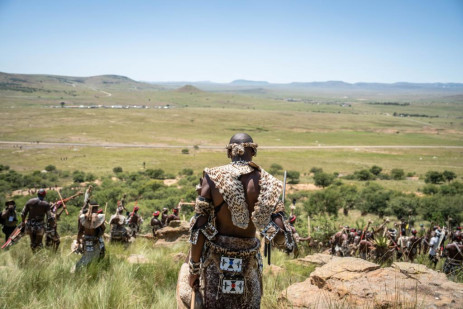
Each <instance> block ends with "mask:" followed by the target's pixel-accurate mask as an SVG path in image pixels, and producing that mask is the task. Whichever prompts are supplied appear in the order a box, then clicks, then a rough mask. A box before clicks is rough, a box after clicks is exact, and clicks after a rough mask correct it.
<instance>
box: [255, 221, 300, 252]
mask: <svg viewBox="0 0 463 309" xmlns="http://www.w3.org/2000/svg"><path fill="white" fill-rule="evenodd" d="M275 217H280V218H281V220H282V221H283V224H284V227H285V229H282V228H280V227H279V226H278V225H277V224H276V223H275V222H273V220H270V222H269V223H268V224H267V226H266V227H265V228H264V229H263V230H262V232H261V235H262V236H263V237H264V238H265V242H266V243H269V242H271V243H272V245H273V246H274V247H277V248H278V249H280V250H284V251H285V252H286V253H290V252H293V251H294V250H295V248H296V243H295V241H294V237H293V233H292V230H291V227H290V226H289V224H288V223H287V222H286V220H285V218H284V215H283V213H281V212H280V213H276V214H273V215H272V219H273V218H275ZM280 231H281V232H283V235H284V236H283V235H281V234H280V235H278V233H279V232H280Z"/></svg>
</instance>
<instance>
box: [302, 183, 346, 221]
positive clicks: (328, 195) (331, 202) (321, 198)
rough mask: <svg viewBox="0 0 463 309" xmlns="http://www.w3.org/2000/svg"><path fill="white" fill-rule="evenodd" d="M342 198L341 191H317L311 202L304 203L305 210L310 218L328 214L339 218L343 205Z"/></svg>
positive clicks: (333, 189) (331, 189) (330, 189)
mask: <svg viewBox="0 0 463 309" xmlns="http://www.w3.org/2000/svg"><path fill="white" fill-rule="evenodd" d="M340 197H341V196H340V194H339V191H338V190H337V189H335V188H328V189H326V190H322V191H317V192H315V193H314V194H313V195H312V196H311V197H310V199H309V201H306V202H304V209H305V210H306V211H307V212H308V213H309V215H310V216H313V215H314V214H319V213H328V214H332V215H334V216H335V217H337V215H338V210H339V208H340V205H341V203H340Z"/></svg>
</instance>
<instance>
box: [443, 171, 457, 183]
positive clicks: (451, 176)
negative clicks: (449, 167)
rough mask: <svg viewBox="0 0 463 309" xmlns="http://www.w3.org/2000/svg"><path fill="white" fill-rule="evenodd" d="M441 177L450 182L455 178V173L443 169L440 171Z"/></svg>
mask: <svg viewBox="0 0 463 309" xmlns="http://www.w3.org/2000/svg"><path fill="white" fill-rule="evenodd" d="M442 177H443V178H444V179H445V181H448V182H450V181H452V180H454V179H455V178H457V174H455V173H454V172H452V171H443V172H442Z"/></svg>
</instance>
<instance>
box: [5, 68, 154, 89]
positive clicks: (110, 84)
mask: <svg viewBox="0 0 463 309" xmlns="http://www.w3.org/2000/svg"><path fill="white" fill-rule="evenodd" d="M63 86H72V87H76V86H85V87H87V88H98V89H114V88H120V89H159V88H160V87H159V86H156V85H153V84H149V83H145V82H138V81H135V80H133V79H130V78H128V77H126V76H121V75H114V74H108V75H98V76H89V77H77V76H62V75H46V74H12V73H4V72H0V90H12V91H25V92H28V91H35V90H40V89H43V88H46V89H51V90H53V89H61V88H62V87H63Z"/></svg>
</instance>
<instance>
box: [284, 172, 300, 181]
mask: <svg viewBox="0 0 463 309" xmlns="http://www.w3.org/2000/svg"><path fill="white" fill-rule="evenodd" d="M300 175H301V174H300V173H299V172H298V171H288V172H287V173H286V177H287V178H289V181H288V183H290V184H297V183H299V177H300Z"/></svg>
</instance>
